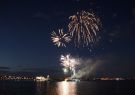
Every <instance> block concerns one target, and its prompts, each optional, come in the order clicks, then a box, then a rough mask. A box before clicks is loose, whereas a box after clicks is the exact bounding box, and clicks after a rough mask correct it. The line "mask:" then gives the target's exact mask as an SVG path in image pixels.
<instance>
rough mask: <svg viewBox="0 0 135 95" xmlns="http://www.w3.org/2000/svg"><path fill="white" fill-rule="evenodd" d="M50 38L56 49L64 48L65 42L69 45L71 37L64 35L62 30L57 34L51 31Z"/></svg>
mask: <svg viewBox="0 0 135 95" xmlns="http://www.w3.org/2000/svg"><path fill="white" fill-rule="evenodd" d="M51 36H52V37H51V39H52V42H53V43H54V45H57V46H58V47H60V46H62V47H66V44H65V42H67V43H69V42H70V41H71V37H70V36H69V34H65V33H64V31H63V29H59V30H58V33H56V32H55V31H53V32H52V33H51Z"/></svg>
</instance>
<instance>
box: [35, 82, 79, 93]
mask: <svg viewBox="0 0 135 95" xmlns="http://www.w3.org/2000/svg"><path fill="white" fill-rule="evenodd" d="M36 85H37V87H36V95H77V94H76V85H77V83H76V82H66V81H63V82H57V83H49V82H47V83H44V82H37V83H36Z"/></svg>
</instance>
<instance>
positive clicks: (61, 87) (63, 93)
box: [57, 81, 77, 95]
mask: <svg viewBox="0 0 135 95" xmlns="http://www.w3.org/2000/svg"><path fill="white" fill-rule="evenodd" d="M57 93H58V95H77V94H76V82H66V81H63V82H58V83H57Z"/></svg>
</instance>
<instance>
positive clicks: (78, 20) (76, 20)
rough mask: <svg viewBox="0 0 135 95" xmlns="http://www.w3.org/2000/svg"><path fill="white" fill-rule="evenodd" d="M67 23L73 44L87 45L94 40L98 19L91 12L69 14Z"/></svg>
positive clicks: (97, 29) (98, 23)
mask: <svg viewBox="0 0 135 95" xmlns="http://www.w3.org/2000/svg"><path fill="white" fill-rule="evenodd" d="M69 19H70V23H69V25H68V28H69V34H70V35H71V37H72V38H73V40H74V43H75V46H77V47H79V46H80V45H83V47H85V46H88V45H89V44H91V43H94V42H95V41H96V36H97V31H99V25H100V21H99V19H98V18H96V16H95V15H94V14H93V13H90V12H86V11H81V12H77V14H76V15H73V16H70V17H69Z"/></svg>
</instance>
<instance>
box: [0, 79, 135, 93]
mask: <svg viewBox="0 0 135 95" xmlns="http://www.w3.org/2000/svg"><path fill="white" fill-rule="evenodd" d="M134 89H135V81H81V82H64V81H63V82H35V81H0V95H135V90H134Z"/></svg>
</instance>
